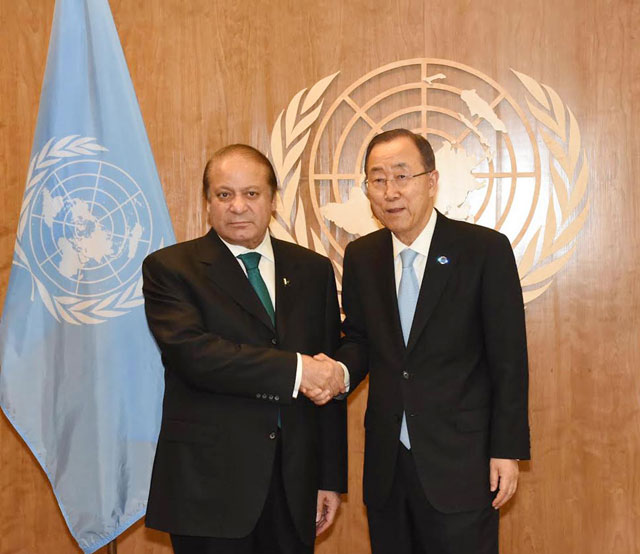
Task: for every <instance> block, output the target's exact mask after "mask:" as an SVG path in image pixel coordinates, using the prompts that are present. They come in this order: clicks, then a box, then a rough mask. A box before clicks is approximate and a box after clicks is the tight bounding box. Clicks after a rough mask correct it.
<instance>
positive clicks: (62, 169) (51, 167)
mask: <svg viewBox="0 0 640 554" xmlns="http://www.w3.org/2000/svg"><path fill="white" fill-rule="evenodd" d="M104 150H106V148H104V147H102V146H100V145H99V144H96V143H95V142H94V139H91V138H86V137H85V138H83V137H78V136H70V137H65V138H62V139H60V140H58V141H57V142H54V140H53V139H52V140H50V141H49V142H48V143H47V144H46V145H45V147H44V148H43V149H42V150H41V151H40V152H38V153H37V154H36V155H35V156H34V158H33V161H32V163H31V166H30V168H29V176H28V179H27V187H26V192H25V199H24V202H23V206H22V210H21V214H20V221H19V224H18V236H17V242H16V258H17V260H16V261H15V263H17V264H18V265H21V266H22V267H24V268H25V269H27V270H28V271H29V272H30V273H31V277H32V280H33V283H34V285H35V288H36V289H37V291H38V293H39V294H40V296H41V298H42V300H43V302H44V304H45V306H46V307H47V309H48V310H49V312H50V313H51V315H53V316H54V317H55V318H56V319H57V320H60V319H62V320H65V321H67V322H68V323H72V324H82V323H84V324H95V323H101V322H104V321H106V320H108V319H110V318H113V317H117V316H120V315H123V314H125V313H127V312H128V311H129V310H130V309H132V308H134V307H136V306H139V305H141V304H142V303H143V300H142V294H141V277H140V267H141V265H142V261H143V259H144V258H145V256H146V255H147V254H148V253H149V252H150V251H151V237H152V231H153V228H152V217H151V211H150V208H149V205H148V203H147V200H146V198H145V196H144V194H143V192H142V190H141V189H140V187H139V186H138V184H137V183H136V182H135V180H134V179H133V178H132V177H131V176H130V175H129V174H128V173H126V172H125V171H124V170H122V169H121V168H119V167H117V166H115V165H113V164H111V163H108V162H106V161H103V160H98V159H95V158H93V159H92V156H93V155H95V153H96V152H98V151H104Z"/></svg>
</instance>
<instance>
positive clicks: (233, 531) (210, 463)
mask: <svg viewBox="0 0 640 554" xmlns="http://www.w3.org/2000/svg"><path fill="white" fill-rule="evenodd" d="M203 183H204V194H205V198H206V200H207V212H208V218H209V223H210V224H211V226H212V229H211V231H209V233H208V234H207V235H205V236H204V237H202V238H199V239H196V240H192V241H188V242H184V243H181V244H176V245H174V246H170V247H168V248H164V249H163V250H160V251H158V252H155V253H154V254H152V255H150V256H149V257H148V258H147V259H146V260H145V262H144V266H143V277H144V285H143V292H144V297H145V309H146V313H147V320H148V322H149V327H150V329H151V331H152V333H153V335H154V337H155V338H156V341H157V343H158V346H159V347H160V350H161V353H162V359H163V363H164V366H165V394H164V403H163V414H162V425H161V430H160V436H159V439H158V448H157V452H156V458H155V462H154V467H153V475H152V480H151V491H150V495H149V505H148V510H147V518H146V524H147V526H149V527H152V528H155V529H160V530H163V531H167V532H169V533H171V540H172V544H173V548H174V551H175V552H176V553H177V554H186V553H198V554H209V553H216V554H226V553H229V554H254V553H255V554H264V553H273V554H301V553H305V552H306V553H311V552H313V542H314V537H315V536H316V534H317V533H320V532H322V531H324V530H325V529H326V528H327V527H328V526H329V525H331V523H332V521H333V518H334V517H335V513H336V510H337V508H338V506H339V504H340V496H339V493H340V492H344V491H346V411H345V404H344V402H339V401H333V402H329V403H327V404H326V405H324V406H322V407H320V406H316V405H315V404H314V403H313V402H311V401H310V400H309V399H308V398H307V397H305V396H304V395H303V394H302V393H304V392H305V391H315V393H314V398H315V400H316V401H318V403H323V402H326V400H327V399H328V398H329V396H332V395H336V394H339V393H340V392H343V391H344V390H345V378H346V374H345V373H343V370H342V368H334V366H333V365H332V364H329V363H327V362H322V361H316V360H314V359H313V358H311V357H310V356H309V355H311V354H315V353H317V352H328V353H331V352H333V350H334V349H335V347H336V346H337V342H338V340H339V325H340V318H339V310H338V303H337V297H336V288H335V278H334V274H333V269H332V266H331V263H330V262H329V260H327V259H326V258H324V257H322V256H319V255H318V254H315V253H313V252H311V251H309V250H306V249H304V248H301V247H299V246H297V245H294V244H290V243H286V242H282V241H279V240H276V239H275V238H272V237H270V236H269V233H268V232H267V229H268V225H269V221H270V219H271V214H272V211H273V209H274V207H275V194H276V177H275V174H274V172H273V168H272V166H271V164H270V163H269V161H268V160H267V158H266V157H265V156H264V155H262V154H261V153H260V152H258V151H257V150H255V149H253V148H251V147H249V146H245V145H232V146H229V147H226V148H223V149H222V150H220V151H218V152H217V153H216V154H215V155H214V156H213V158H212V159H211V160H210V161H209V162H208V164H207V167H206V168H205V173H204V179H203ZM322 390H324V391H327V395H326V397H325V398H324V399H322V398H321V397H322V394H320V392H319V391H322ZM299 393H300V394H299Z"/></svg>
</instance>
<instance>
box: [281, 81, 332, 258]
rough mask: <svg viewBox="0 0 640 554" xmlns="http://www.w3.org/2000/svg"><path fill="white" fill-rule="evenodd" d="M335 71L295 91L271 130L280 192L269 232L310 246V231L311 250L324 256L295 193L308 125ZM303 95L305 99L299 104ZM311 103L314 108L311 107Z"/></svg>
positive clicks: (320, 109) (314, 119)
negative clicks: (309, 85) (308, 88)
mask: <svg viewBox="0 0 640 554" xmlns="http://www.w3.org/2000/svg"><path fill="white" fill-rule="evenodd" d="M338 73H340V72H339V71H338V72H336V73H334V74H332V75H328V76H327V77H325V78H323V79H321V80H320V81H318V82H317V83H316V84H315V85H313V86H312V87H311V89H310V90H309V91H308V92H307V89H306V88H303V89H302V90H300V91H298V92H297V93H296V95H295V96H294V97H293V99H292V100H291V102H289V105H288V106H287V109H286V110H282V111H281V112H280V115H278V118H277V119H276V122H275V124H274V126H273V129H272V131H271V157H272V161H273V168H274V170H275V172H276V176H277V177H278V182H279V183H280V188H281V194H277V195H276V196H277V199H276V203H277V208H276V214H275V216H274V218H273V219H272V220H271V225H270V227H269V228H270V230H271V233H272V234H273V235H274V236H275V237H276V238H279V239H282V240H286V241H289V242H295V243H297V244H299V245H301V246H304V247H306V248H309V247H310V243H309V237H308V234H307V232H310V233H311V240H312V241H313V249H314V250H315V251H316V252H318V253H319V254H322V255H324V256H328V254H327V251H326V249H325V247H324V245H323V244H322V241H321V240H320V237H319V236H318V235H317V233H316V232H315V231H314V230H313V229H311V228H307V221H306V217H305V212H304V206H303V204H302V198H301V196H300V195H299V194H298V188H299V185H300V172H301V168H302V161H301V158H302V153H303V152H304V149H305V147H306V146H307V142H308V141H309V135H310V134H311V130H310V128H311V126H312V125H313V124H314V123H315V122H316V120H317V119H318V117H319V115H320V112H321V111H322V105H323V104H324V100H321V101H320V103H318V101H319V100H320V99H321V98H322V95H323V94H324V93H325V92H326V90H327V88H328V87H329V85H330V84H331V82H332V81H333V80H334V79H335V78H336V76H337V75H338ZM305 93H306V96H305ZM303 96H304V101H303V102H302V106H300V102H301V101H302V97H303ZM316 104H317V105H316ZM314 106H316V107H315V108H314V109H313V110H312V108H313V107H314ZM296 141H297V142H296Z"/></svg>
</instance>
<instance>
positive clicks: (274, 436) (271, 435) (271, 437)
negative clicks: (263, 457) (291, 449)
mask: <svg viewBox="0 0 640 554" xmlns="http://www.w3.org/2000/svg"><path fill="white" fill-rule="evenodd" d="M269 438H270V439H271V440H274V439H275V438H276V434H275V432H274V431H271V433H269Z"/></svg>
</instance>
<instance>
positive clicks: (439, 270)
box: [407, 213, 456, 354]
mask: <svg viewBox="0 0 640 554" xmlns="http://www.w3.org/2000/svg"><path fill="white" fill-rule="evenodd" d="M454 238H455V235H454V233H453V232H452V229H451V227H450V225H449V224H448V220H447V219H446V218H445V217H444V216H443V215H441V214H440V213H438V215H437V219H436V227H435V229H434V231H433V238H432V239H431V246H430V247H429V257H428V258H427V265H426V268H425V271H424V277H423V280H422V286H421V287H420V293H419V295H418V303H417V305H416V312H415V315H414V316H413V324H412V325H411V333H410V334H409V342H408V343H407V354H408V353H409V352H410V351H411V350H412V349H413V347H414V346H415V344H416V342H417V340H418V337H419V336H420V334H421V333H422V331H423V329H424V328H425V325H426V324H427V322H428V321H429V318H430V317H431V314H432V313H433V310H434V309H435V307H436V305H437V304H438V301H439V300H440V296H441V295H442V291H444V288H445V285H446V284H447V281H448V280H449V277H450V276H451V272H452V270H453V267H454V266H455V263H456V251H455V249H454V247H455V244H453V243H454ZM438 260H440V261H438ZM441 262H445V263H441Z"/></svg>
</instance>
